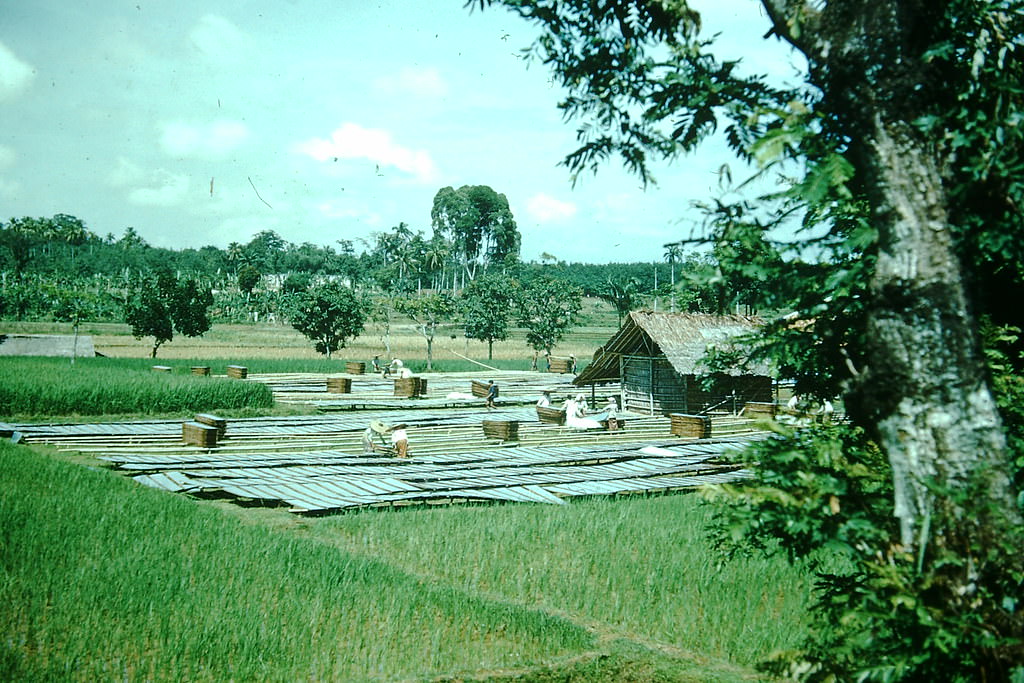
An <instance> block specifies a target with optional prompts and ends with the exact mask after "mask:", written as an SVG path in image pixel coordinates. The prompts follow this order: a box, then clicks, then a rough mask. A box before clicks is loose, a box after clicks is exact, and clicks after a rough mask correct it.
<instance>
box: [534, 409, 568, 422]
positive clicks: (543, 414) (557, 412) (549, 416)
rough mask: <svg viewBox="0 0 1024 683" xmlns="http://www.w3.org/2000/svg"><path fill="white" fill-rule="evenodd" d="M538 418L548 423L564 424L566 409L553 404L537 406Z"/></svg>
mask: <svg viewBox="0 0 1024 683" xmlns="http://www.w3.org/2000/svg"><path fill="white" fill-rule="evenodd" d="M537 419H538V420H540V421H541V422H547V423H548V424H556V425H564V424H565V409H564V408H555V407H552V406H547V407H545V406H537Z"/></svg>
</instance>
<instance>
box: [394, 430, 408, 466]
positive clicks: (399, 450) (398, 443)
mask: <svg viewBox="0 0 1024 683" xmlns="http://www.w3.org/2000/svg"><path fill="white" fill-rule="evenodd" d="M408 426H409V425H407V424H405V423H404V422H403V423H402V424H397V425H395V426H394V427H392V428H391V445H392V446H393V447H394V449H395V455H396V456H397V457H399V458H408V457H409V434H408V432H406V431H405V429H406V427H408Z"/></svg>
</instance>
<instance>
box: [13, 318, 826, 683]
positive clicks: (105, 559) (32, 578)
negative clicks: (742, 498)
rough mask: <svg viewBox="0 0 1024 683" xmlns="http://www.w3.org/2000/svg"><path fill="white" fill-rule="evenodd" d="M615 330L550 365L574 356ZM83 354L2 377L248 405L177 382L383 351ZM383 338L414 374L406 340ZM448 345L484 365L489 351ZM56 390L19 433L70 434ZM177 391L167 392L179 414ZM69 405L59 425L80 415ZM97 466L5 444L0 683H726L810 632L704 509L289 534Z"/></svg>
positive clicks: (240, 511)
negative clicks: (201, 372)
mask: <svg viewBox="0 0 1024 683" xmlns="http://www.w3.org/2000/svg"><path fill="white" fill-rule="evenodd" d="M3 331H7V332H38V333H67V332H68V331H69V330H68V329H67V327H66V326H53V325H51V326H46V325H36V326H23V327H21V328H20V329H13V328H12V327H11V326H5V329H4V330H3ZM612 331H613V330H612V328H611V327H603V328H601V327H594V328H590V330H589V332H587V334H580V335H578V336H575V337H574V338H573V340H572V342H570V343H569V344H567V345H566V347H565V348H564V349H559V352H560V353H562V352H564V353H569V352H575V353H576V354H577V355H578V356H580V357H581V358H583V357H588V356H587V355H585V354H589V353H592V352H593V349H594V348H596V346H598V345H599V344H601V343H603V341H605V340H606V339H607V336H608V335H609V334H610V333H611V332H612ZM82 333H83V334H94V335H95V338H96V346H97V349H98V350H100V351H101V352H102V353H105V354H107V355H108V356H115V358H105V359H104V358H97V359H79V361H78V362H77V363H75V364H74V366H72V365H71V364H70V363H69V362H68V360H67V359H0V361H3V362H4V363H6V364H0V372H3V373H4V376H5V383H6V381H7V379H8V378H12V380H11V382H10V384H11V386H12V387H14V389H13V391H14V393H13V394H12V396H16V395H17V394H18V393H22V394H30V395H38V394H39V393H40V390H38V389H37V388H36V389H27V388H25V387H26V386H31V385H32V382H35V380H32V381H29V384H27V385H22V384H19V382H21V381H22V376H23V375H28V374H46V373H47V372H51V371H52V374H53V375H54V376H56V377H63V378H68V377H74V376H76V375H82V376H83V377H88V376H90V374H91V373H93V372H112V373H114V374H112V375H109V376H107V378H106V379H105V380H104V382H105V383H108V384H111V385H113V386H116V387H119V390H120V391H121V392H122V393H125V394H138V395H145V394H144V392H142V391H141V390H138V389H137V388H136V387H137V386H141V384H148V383H149V382H150V381H153V382H156V383H157V384H158V385H162V386H164V387H165V388H166V387H167V386H174V387H177V385H169V382H178V381H181V382H183V384H182V385H181V386H182V387H186V386H190V385H195V384H196V383H197V382H198V383H199V385H202V383H203V382H206V386H213V382H214V381H222V382H225V383H227V384H228V385H231V386H242V385H248V384H252V383H244V382H237V381H233V380H226V379H224V380H217V379H216V378H194V377H191V376H189V373H188V368H189V366H190V365H193V364H209V365H211V366H212V367H213V369H214V372H217V371H218V367H219V366H220V365H223V364H226V363H228V362H241V363H242V364H248V365H250V370H251V371H252V372H286V371H290V372H336V371H339V370H340V369H341V361H342V360H345V359H358V360H369V358H370V357H371V356H372V353H374V352H377V347H373V346H365V347H361V346H358V345H356V346H354V347H353V348H352V349H346V350H344V351H343V352H342V353H341V354H339V357H338V358H337V359H335V360H332V361H326V360H325V359H323V358H322V357H318V356H317V355H316V354H314V353H312V351H311V350H310V349H308V348H307V347H306V346H305V344H306V342H305V340H303V339H302V338H301V337H299V336H298V334H297V333H295V332H294V331H293V330H291V328H287V327H282V326H216V327H215V328H214V329H213V330H211V332H210V333H208V334H207V335H206V336H205V337H203V338H200V339H198V340H189V339H182V340H176V341H175V342H173V343H172V344H171V345H168V348H166V349H161V355H160V357H159V358H158V359H157V361H156V362H157V363H165V364H167V365H170V366H172V368H173V372H172V373H169V374H168V373H155V372H153V371H152V370H151V366H152V365H153V361H152V360H151V359H149V358H148V357H147V354H148V345H147V344H146V342H145V341H142V342H138V341H135V340H134V339H132V338H131V336H130V335H129V334H128V331H127V328H124V327H121V326H112V325H95V326H89V325H86V326H83V329H82ZM362 340H363V341H373V340H372V338H370V337H369V335H364V337H363V338H362ZM392 341H393V344H394V347H393V348H394V349H395V350H396V353H397V355H401V356H403V358H404V359H406V360H407V364H409V365H412V366H413V367H416V368H420V367H422V365H421V364H422V362H423V355H424V354H423V350H424V345H423V342H422V339H421V338H419V337H416V336H413V335H411V334H409V335H405V336H401V337H399V336H398V335H397V334H396V335H393V339H392ZM402 344H405V345H407V346H402ZM459 344H462V345H463V346H462V347H459V353H461V354H462V355H466V356H470V357H472V358H474V359H476V360H478V361H481V362H483V359H485V356H486V351H485V348H484V347H483V345H480V344H477V345H476V346H475V350H474V347H473V346H472V345H471V346H470V348H469V349H468V353H467V352H466V351H467V349H466V348H465V342H464V340H460V341H459ZM441 346H442V345H441V344H440V343H438V345H437V347H436V348H439V347H441ZM456 347H458V344H455V343H454V342H452V348H451V349H450V351H454V350H456ZM172 349H174V352H173V353H171V350H172ZM402 349H406V351H407V352H403V351H402ZM524 349H525V345H524V344H522V342H521V341H519V342H517V341H514V340H513V341H510V342H506V343H505V344H503V345H500V346H496V348H495V351H496V353H495V356H496V358H497V360H496V361H495V365H500V366H501V367H503V368H508V369H513V368H514V367H520V368H525V367H527V366H528V363H529V355H528V354H527V353H524V352H523V351H524ZM165 351H166V352H167V353H166V354H165ZM357 351H358V353H357ZM175 354H177V355H175ZM435 358H437V360H438V365H439V366H440V369H453V370H454V369H460V370H462V369H469V368H473V367H478V366H475V365H474V364H473V363H471V362H469V361H466V360H464V359H462V358H460V357H459V355H457V354H455V353H449V355H448V357H445V356H443V355H442V353H441V352H440V351H438V352H437V354H436V356H435ZM33 363H38V364H39V365H33ZM26 368H29V370H26ZM31 368H35V370H31ZM92 376H93V377H94V378H95V377H97V376H98V375H92ZM136 380H138V382H139V383H141V384H139V385H137V384H136ZM26 381H28V380H26ZM76 381H77V380H76ZM92 383H93V384H95V381H93V382H92ZM71 384H72V382H70V381H58V382H56V383H52V382H51V384H50V385H49V389H47V390H46V391H50V392H53V393H54V397H53V398H52V399H51V400H49V401H48V402H45V401H44V402H41V403H38V404H35V405H36V406H37V407H35V408H30V409H28V410H30V411H31V417H32V418H33V419H37V420H45V419H46V418H47V416H48V415H50V416H52V415H66V414H65V413H62V412H61V411H63V410H66V409H67V405H68V403H67V399H63V398H61V395H62V392H65V391H66V392H68V394H69V395H71V394H72V389H71ZM81 384H82V386H84V387H86V388H88V387H89V385H90V380H88V379H85V380H84V381H83V382H82V383H81ZM19 386H21V387H22V388H21V389H17V387H19ZM189 391H190V390H187V389H184V388H181V389H179V388H174V389H173V391H172V392H171V393H179V394H182V395H183V396H187V397H188V398H187V400H186V401H185V403H186V404H187V406H188V408H187V409H188V410H194V409H196V408H197V404H195V402H196V401H198V400H200V399H199V398H198V396H199V395H198V394H190V393H189ZM33 392H34V393H33ZM44 393H45V392H44ZM10 400H21V399H16V398H11V399H10ZM75 400H76V401H78V403H76V405H77V408H78V409H77V410H76V411H75V412H74V413H70V415H71V416H72V417H73V416H74V415H75V414H82V413H81V409H82V408H83V407H84V406H85V405H88V403H87V400H89V399H86V398H81V397H79V398H78V399H75ZM146 400H148V401H150V402H152V401H153V400H154V399H152V398H150V399H144V402H145V401H146ZM247 410H257V411H260V410H265V409H262V408H259V409H253V408H249V409H247ZM133 411H134V412H133ZM171 412H174V411H173V410H171ZM144 415H147V416H148V414H147V413H146V411H145V410H144V409H141V408H135V409H131V410H128V411H127V413H126V414H125V415H119V417H122V418H123V417H139V416H144ZM99 464H100V463H99V462H98V461H96V460H93V459H92V458H91V457H90V456H87V455H82V454H68V453H58V452H56V451H53V450H51V449H45V448H42V447H36V446H31V447H30V446H20V445H19V446H15V445H11V444H9V443H6V442H0V638H2V640H0V680H29V681H31V680H55V679H56V680H89V681H91V680H98V679H99V680H109V679H123V680H142V679H145V680H200V681H202V680H210V681H221V680H260V681H262V680H281V681H286V680H287V681H292V680H346V681H350V680H351V681H370V680H373V681H376V680H413V681H420V680H423V681H426V680H442V681H444V680H452V681H455V680H502V679H508V680H512V679H514V680H519V681H620V680H627V681H628V680H632V681H658V680H663V681H738V680H751V679H756V678H758V675H757V673H756V672H755V670H754V665H755V664H756V663H757V662H758V661H760V660H762V659H764V658H765V657H767V656H768V655H769V654H770V653H771V652H772V651H774V650H777V649H787V648H792V647H795V646H796V645H797V644H798V643H799V641H800V640H801V638H802V637H803V635H804V633H805V630H806V628H807V620H806V608H807V605H808V604H809V594H810V590H811V587H810V585H809V581H810V579H809V576H808V575H807V574H806V573H805V572H803V571H801V570H800V569H799V568H797V569H794V568H792V567H790V566H788V565H787V564H786V563H785V562H784V561H783V560H781V559H778V558H776V559H772V560H766V559H756V560H754V559H732V560H728V561H726V560H724V559H723V558H721V557H719V556H718V555H717V554H716V553H715V552H713V551H712V550H711V549H710V548H709V544H708V541H707V538H706V534H705V532H704V525H705V523H706V522H707V520H708V519H710V518H711V517H712V516H714V515H715V508H714V507H712V506H711V505H708V504H704V503H702V502H701V501H700V499H699V497H698V496H696V495H671V496H664V497H627V498H621V499H603V498H602V499H592V500H573V501H572V502H570V503H568V504H566V505H564V506H545V505H526V504H509V505H497V504H496V505H485V506H459V507H451V508H436V509H432V508H412V509H400V510H393V511H364V512H359V513H352V514H346V515H339V516H334V517H324V518H300V517H296V516H293V515H290V514H289V513H287V512H285V511H282V510H273V509H262V508H248V507H241V506H238V505H233V504H228V503H223V502H217V501H204V500H195V499H189V498H187V497H184V496H181V495H177V494H169V493H166V492H162V491H157V490H151V489H148V488H145V487H142V486H139V485H137V484H135V483H134V482H132V481H130V480H128V479H125V478H123V477H122V476H120V475H118V474H116V473H114V472H111V471H108V470H106V469H104V468H102V467H100V466H99Z"/></svg>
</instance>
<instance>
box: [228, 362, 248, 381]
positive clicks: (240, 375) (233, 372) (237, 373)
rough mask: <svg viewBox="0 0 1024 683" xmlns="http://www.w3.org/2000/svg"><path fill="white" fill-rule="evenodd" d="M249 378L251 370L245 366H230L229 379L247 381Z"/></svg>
mask: <svg viewBox="0 0 1024 683" xmlns="http://www.w3.org/2000/svg"><path fill="white" fill-rule="evenodd" d="M248 376H249V368H247V367H245V366H244V365H229V366H228V377H233V378H234V379H245V378H246V377H248Z"/></svg>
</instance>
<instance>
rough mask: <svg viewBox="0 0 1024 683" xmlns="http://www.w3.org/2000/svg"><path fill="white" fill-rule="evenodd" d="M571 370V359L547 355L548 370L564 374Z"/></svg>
mask: <svg viewBox="0 0 1024 683" xmlns="http://www.w3.org/2000/svg"><path fill="white" fill-rule="evenodd" d="M570 370H572V359H571V358H562V357H556V356H548V372H557V373H559V374H565V373H567V372H569V371H570Z"/></svg>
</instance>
